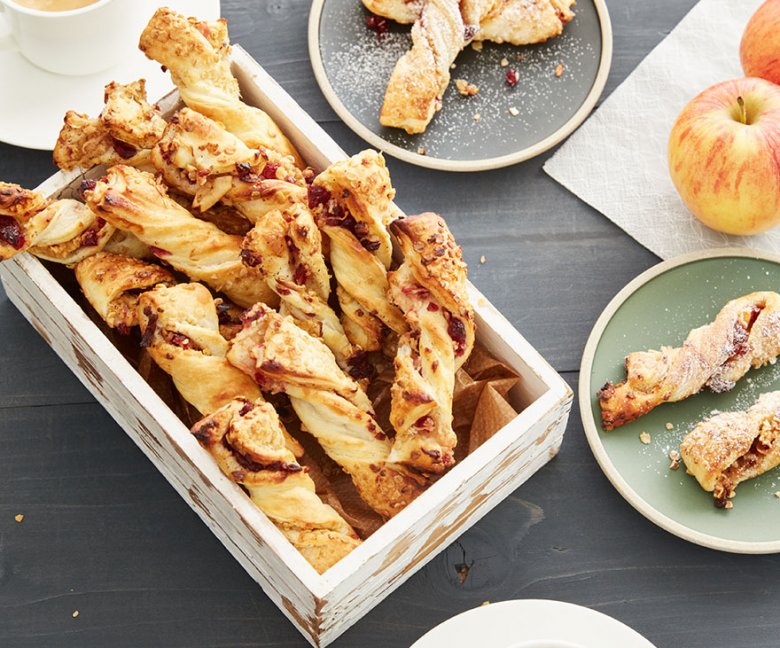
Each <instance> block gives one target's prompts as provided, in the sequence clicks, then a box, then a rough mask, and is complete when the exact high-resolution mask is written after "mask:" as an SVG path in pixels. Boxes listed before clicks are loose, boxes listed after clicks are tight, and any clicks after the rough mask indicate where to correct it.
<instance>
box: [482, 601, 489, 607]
mask: <svg viewBox="0 0 780 648" xmlns="http://www.w3.org/2000/svg"><path fill="white" fill-rule="evenodd" d="M486 605H490V601H482V605H480V607H485V606H486Z"/></svg>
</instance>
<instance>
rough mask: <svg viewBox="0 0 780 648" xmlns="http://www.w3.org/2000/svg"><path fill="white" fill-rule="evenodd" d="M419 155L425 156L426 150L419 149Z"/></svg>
mask: <svg viewBox="0 0 780 648" xmlns="http://www.w3.org/2000/svg"><path fill="white" fill-rule="evenodd" d="M417 155H425V149H424V148H423V147H422V146H421V147H420V148H418V149H417Z"/></svg>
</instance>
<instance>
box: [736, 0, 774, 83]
mask: <svg viewBox="0 0 780 648" xmlns="http://www.w3.org/2000/svg"><path fill="white" fill-rule="evenodd" d="M739 58H740V60H741V61H742V69H743V70H745V74H746V75H747V76H752V77H753V76H754V77H761V78H762V79H766V80H767V81H771V82H772V83H777V84H780V0H767V1H766V2H765V3H764V4H762V5H761V6H760V7H759V8H758V11H756V13H754V14H753V17H752V18H751V19H750V20H749V21H748V24H747V27H745V33H744V34H742V43H741V45H740V47H739Z"/></svg>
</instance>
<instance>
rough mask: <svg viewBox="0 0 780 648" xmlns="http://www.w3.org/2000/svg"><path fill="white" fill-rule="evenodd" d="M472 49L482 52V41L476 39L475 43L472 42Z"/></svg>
mask: <svg viewBox="0 0 780 648" xmlns="http://www.w3.org/2000/svg"><path fill="white" fill-rule="evenodd" d="M471 49H473V50H474V51H475V52H481V51H482V41H474V42H473V43H471Z"/></svg>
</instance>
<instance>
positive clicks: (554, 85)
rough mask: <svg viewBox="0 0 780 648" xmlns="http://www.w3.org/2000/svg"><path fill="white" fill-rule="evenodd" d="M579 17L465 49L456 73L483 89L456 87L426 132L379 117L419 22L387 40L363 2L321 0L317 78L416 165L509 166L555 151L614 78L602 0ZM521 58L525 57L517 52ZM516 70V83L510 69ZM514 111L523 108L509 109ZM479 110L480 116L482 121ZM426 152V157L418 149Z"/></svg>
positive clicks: (365, 132)
mask: <svg viewBox="0 0 780 648" xmlns="http://www.w3.org/2000/svg"><path fill="white" fill-rule="evenodd" d="M574 11H575V14H576V16H575V18H574V20H573V21H572V22H570V23H569V24H568V25H566V27H565V28H564V32H563V34H562V35H561V36H559V37H558V38H554V39H551V40H550V41H548V42H547V43H543V44H541V45H528V46H524V47H515V46H512V45H506V44H504V45H497V44H495V43H484V46H483V49H482V51H481V52H477V51H475V50H474V49H473V48H472V47H468V48H466V50H464V51H463V52H462V53H461V54H460V56H459V57H458V59H457V62H456V68H455V69H454V70H452V78H453V81H454V80H455V79H459V78H462V79H464V80H467V81H468V82H469V83H472V84H474V85H476V86H478V87H479V93H478V94H477V95H475V96H473V97H462V96H461V95H460V94H459V93H458V91H457V89H456V88H455V84H454V82H453V83H450V87H449V88H448V89H447V92H446V94H445V96H444V102H443V108H442V110H441V111H440V112H439V113H438V114H437V115H436V116H435V117H434V118H433V121H432V122H431V124H430V125H429V126H428V129H427V130H426V132H425V133H423V134H421V135H407V134H406V133H405V132H404V131H402V130H399V129H394V128H386V127H384V126H381V125H380V123H379V110H380V108H381V106H382V99H383V98H384V93H385V88H386V85H387V81H388V79H389V78H390V74H391V72H392V70H393V67H394V66H395V63H396V61H397V60H398V59H399V58H400V57H401V55H402V54H403V53H404V52H406V51H407V50H408V49H409V47H410V45H411V36H410V26H409V25H397V24H395V23H392V22H390V25H391V26H390V30H389V31H388V33H386V34H385V35H384V36H383V37H382V38H378V37H377V35H376V34H375V32H373V31H371V30H369V29H368V28H367V27H366V24H365V18H366V16H367V15H369V14H368V12H367V11H366V9H365V8H364V7H363V5H362V3H361V2H360V0H314V2H313V4H312V9H311V14H310V17H309V54H310V56H311V60H312V66H313V68H314V73H315V76H316V77H317V82H318V83H319V85H320V88H322V91H323V93H324V94H325V97H326V98H327V100H328V102H329V103H330V104H331V106H332V107H333V109H334V110H335V111H336V112H337V113H338V115H339V117H341V119H343V120H344V122H345V123H346V124H347V125H348V126H349V127H350V128H351V129H352V130H353V131H355V132H356V133H357V134H358V135H360V136H361V137H362V138H363V139H365V140H366V141H367V142H369V143H370V144H371V145H373V146H375V147H377V148H378V149H380V150H382V151H385V152H386V153H388V154H390V155H393V156H394V157H397V158H400V159H402V160H405V161H407V162H411V163H412V164H418V165H420V166H425V167H429V168H434V169H444V170H449V171H478V170H484V169H494V168H498V167H502V166H508V165H510V164H515V163H517V162H521V161H522V160H527V159H528V158H531V157H533V156H535V155H538V154H539V153H542V152H543V151H546V150H547V149H549V148H551V147H552V146H554V145H555V144H557V143H558V142H560V141H561V140H562V139H564V138H565V137H566V136H568V135H569V134H570V133H571V132H572V131H574V129H576V128H577V126H579V125H580V124H581V123H582V121H583V120H584V119H585V118H586V117H587V116H588V114H589V113H590V111H591V110H592V109H593V107H594V106H595V104H596V101H597V100H598V98H599V96H600V95H601V91H602V90H603V88H604V84H605V83H606V79H607V75H608V73H609V67H610V63H611V60H612V30H611V26H610V22H609V15H608V13H607V8H606V6H605V5H604V1H603V0H579V2H577V4H576V5H575V7H574ZM518 55H521V56H522V61H518V60H517V56H518ZM503 58H506V59H507V60H508V61H510V66H509V67H511V68H514V69H515V70H517V72H518V75H519V82H518V83H517V85H516V86H515V87H514V88H510V87H508V86H507V85H506V83H505V75H506V71H507V69H509V68H507V67H501V65H500V62H501V60H502V59H503ZM559 64H562V65H563V69H564V72H563V74H562V75H561V76H556V74H555V69H556V67H557V66H558V65H559ZM510 108H515V109H516V110H517V111H518V114H517V115H512V114H511V113H510ZM474 115H479V121H476V120H475V119H474ZM419 149H425V155H419V154H418V150H419Z"/></svg>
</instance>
